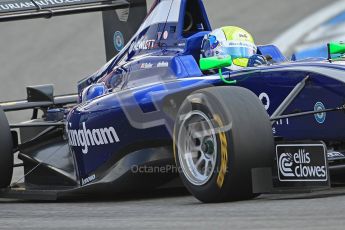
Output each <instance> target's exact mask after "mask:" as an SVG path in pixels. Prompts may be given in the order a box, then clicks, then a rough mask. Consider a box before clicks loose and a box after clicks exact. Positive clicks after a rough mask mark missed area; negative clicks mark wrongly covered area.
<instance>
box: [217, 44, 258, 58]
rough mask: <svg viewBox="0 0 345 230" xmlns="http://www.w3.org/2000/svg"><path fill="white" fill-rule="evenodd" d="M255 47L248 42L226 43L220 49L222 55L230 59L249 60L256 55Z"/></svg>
mask: <svg viewBox="0 0 345 230" xmlns="http://www.w3.org/2000/svg"><path fill="white" fill-rule="evenodd" d="M256 49H257V48H256V46H255V45H254V44H252V43H249V42H234V41H226V42H225V43H223V45H222V46H221V48H220V50H221V51H220V52H221V54H222V55H230V56H231V57H232V59H236V58H250V57H251V56H253V55H254V54H256Z"/></svg>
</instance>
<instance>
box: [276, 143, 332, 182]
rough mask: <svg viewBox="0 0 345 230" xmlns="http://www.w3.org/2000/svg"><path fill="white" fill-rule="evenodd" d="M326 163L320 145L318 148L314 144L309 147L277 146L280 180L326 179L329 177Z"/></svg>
mask: <svg viewBox="0 0 345 230" xmlns="http://www.w3.org/2000/svg"><path fill="white" fill-rule="evenodd" d="M289 150H290V151H289ZM310 150H312V151H314V152H311V151H310ZM326 163H327V162H326V159H325V154H324V153H323V150H322V148H321V150H320V145H319V147H318V148H317V146H314V148H313V147H309V149H308V148H307V147H306V148H303V147H301V146H296V147H291V146H288V147H287V146H279V145H278V146H277V166H278V176H279V180H280V181H325V180H327V177H328V176H327V165H326Z"/></svg>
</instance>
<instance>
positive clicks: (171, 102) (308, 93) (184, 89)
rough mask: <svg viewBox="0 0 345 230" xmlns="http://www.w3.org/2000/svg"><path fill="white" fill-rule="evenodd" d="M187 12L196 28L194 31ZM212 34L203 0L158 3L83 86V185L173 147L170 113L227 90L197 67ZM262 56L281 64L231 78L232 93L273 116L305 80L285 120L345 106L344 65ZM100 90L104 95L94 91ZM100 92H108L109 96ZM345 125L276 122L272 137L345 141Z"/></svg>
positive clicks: (78, 154)
mask: <svg viewBox="0 0 345 230" xmlns="http://www.w3.org/2000/svg"><path fill="white" fill-rule="evenodd" d="M196 5H197V6H198V7H196ZM167 7H168V8H167ZM197 8H198V9H197ZM162 9H165V10H164V12H161V11H162ZM167 9H170V10H167ZM191 9H197V10H196V11H193V12H190V10H191ZM186 11H188V12H189V13H190V14H191V16H192V17H194V19H193V20H194V23H195V24H196V25H194V24H193V25H192V26H191V29H190V30H188V31H186V28H184V27H185V20H186V19H185V15H186ZM209 31H211V27H210V24H209V21H208V18H207V15H206V12H205V9H204V6H203V4H202V1H201V0H195V1H187V0H163V1H159V3H158V4H157V6H156V8H155V9H154V10H153V11H152V12H151V14H150V15H149V16H148V17H147V19H146V21H145V22H144V23H143V25H142V26H141V27H140V29H139V30H138V32H137V33H136V34H135V35H134V37H133V38H132V39H131V40H130V42H129V43H128V44H127V45H126V46H125V47H124V48H123V50H122V51H121V52H120V53H119V54H118V55H117V56H115V57H114V58H113V59H112V60H111V61H110V62H108V63H107V64H106V65H105V66H104V67H102V68H101V69H100V70H99V71H97V72H96V73H95V74H93V75H91V76H90V77H88V78H86V79H84V80H82V81H80V82H79V85H78V90H79V96H80V102H81V103H80V104H79V105H78V106H76V107H75V108H74V109H72V110H71V112H70V113H69V115H68V119H67V133H68V137H69V143H70V146H71V149H72V152H73V154H74V156H75V159H76V162H77V166H78V173H79V177H80V178H87V177H88V176H89V175H91V174H94V173H96V175H97V172H98V171H100V170H101V169H102V170H103V168H104V167H106V166H105V165H107V164H115V163H116V162H117V161H118V160H120V159H121V158H122V157H124V156H125V155H126V154H128V153H129V152H133V151H135V150H138V149H143V148H150V147H152V146H156V145H159V144H160V143H171V141H172V133H173V125H174V119H175V117H174V112H170V111H171V110H173V111H177V110H178V107H179V103H181V102H182V101H183V99H184V98H185V97H186V96H187V95H188V94H189V93H191V92H193V91H195V90H197V89H200V88H206V87H216V86H222V85H226V84H225V83H224V82H223V81H222V80H220V78H219V76H218V75H217V74H215V73H212V72H208V73H203V72H202V71H201V70H200V68H199V65H198V62H199V57H200V47H201V42H202V39H203V38H204V36H205V35H206V34H207V33H209ZM258 54H262V55H265V56H267V55H269V56H270V57H272V59H273V61H274V62H275V63H274V64H273V65H265V66H258V67H251V68H243V69H240V70H236V71H226V72H224V76H226V77H227V78H228V79H232V80H236V81H237V83H236V84H232V85H228V87H229V90H231V87H234V86H237V87H245V88H247V89H249V90H251V91H252V92H254V93H255V94H256V95H257V96H258V97H259V98H260V99H261V100H262V102H263V106H265V108H266V110H267V112H268V114H270V115H272V114H273V113H274V111H276V109H277V108H278V107H279V106H280V105H281V103H282V102H283V101H284V100H285V98H286V97H287V96H288V95H289V94H290V92H291V91H292V90H293V89H294V87H295V86H296V85H297V84H298V83H300V82H301V81H303V79H305V78H306V77H307V76H308V77H309V79H308V81H307V83H306V85H305V87H304V88H303V90H302V91H301V92H300V93H299V94H298V95H297V97H296V98H295V99H294V100H293V102H292V103H291V104H290V105H289V106H288V108H287V109H286V110H285V111H284V114H291V113H296V112H303V111H313V110H316V109H322V108H324V109H326V108H334V107H337V106H340V105H343V104H344V102H345V84H344V83H345V74H344V73H345V66H343V65H340V64H336V63H332V64H330V63H328V62H320V61H319V62H287V60H286V58H285V57H284V56H283V55H282V54H281V52H280V51H279V49H278V48H277V47H275V46H272V45H268V46H259V47H258ZM94 84H97V87H98V88H94V89H93V88H91V89H90V88H89V86H90V85H94ZM100 85H104V86H105V88H106V90H104V92H103V94H102V93H99V92H100V91H102V88H101V86H100ZM85 90H88V92H89V91H90V92H91V93H92V94H93V95H91V94H87V93H88V92H86V93H85ZM83 95H87V96H86V100H84V98H83V97H84V96H83ZM181 100H182V101H181ZM344 119H345V114H344V113H341V112H331V113H327V114H316V115H308V116H303V117H296V118H287V119H282V120H278V121H277V122H275V123H274V124H273V130H272V131H273V133H274V135H275V136H277V137H281V138H284V139H286V140H306V139H308V140H309V139H310V140H311V139H312V140H324V141H328V140H332V141H335V140H344V139H345V122H344ZM253 132H255V130H253ZM258 135H259V134H258ZM109 162H111V163H109Z"/></svg>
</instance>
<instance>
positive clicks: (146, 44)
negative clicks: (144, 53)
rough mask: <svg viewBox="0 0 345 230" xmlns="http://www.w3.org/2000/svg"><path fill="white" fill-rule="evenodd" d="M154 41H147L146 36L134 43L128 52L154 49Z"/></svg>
mask: <svg viewBox="0 0 345 230" xmlns="http://www.w3.org/2000/svg"><path fill="white" fill-rule="evenodd" d="M155 43H156V40H155V39H147V38H146V36H142V37H141V38H140V39H139V40H138V41H137V42H136V43H134V44H133V47H131V49H130V50H150V49H153V48H154V47H155Z"/></svg>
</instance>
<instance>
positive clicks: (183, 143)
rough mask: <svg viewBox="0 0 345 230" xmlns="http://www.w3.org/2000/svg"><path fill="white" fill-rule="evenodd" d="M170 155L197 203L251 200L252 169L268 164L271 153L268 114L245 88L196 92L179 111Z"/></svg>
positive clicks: (271, 159)
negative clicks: (173, 156)
mask: <svg viewBox="0 0 345 230" xmlns="http://www.w3.org/2000/svg"><path fill="white" fill-rule="evenodd" d="M174 154H175V160H176V165H177V168H178V169H179V170H178V171H179V174H180V177H181V179H182V181H183V183H184V185H185V186H186V187H187V189H188V190H189V191H190V192H191V193H192V194H193V195H194V196H195V197H196V198H197V199H199V200H200V201H202V202H205V203H211V202H226V201H234V200H244V199H250V198H254V197H255V196H257V194H253V192H252V179H251V170H252V169H253V168H261V167H271V166H272V162H273V157H274V139H273V133H272V126H271V123H270V119H269V116H268V114H267V112H266V110H265V109H264V107H263V105H262V103H261V101H260V100H259V99H258V98H257V96H256V95H255V94H254V93H252V92H251V91H249V90H247V89H244V88H240V87H229V86H225V87H212V88H206V89H202V90H198V91H196V92H194V93H192V94H191V95H190V96H188V97H187V98H186V100H185V101H184V102H183V103H182V105H181V107H180V109H179V112H178V115H177V117H176V122H175V127H174Z"/></svg>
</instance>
